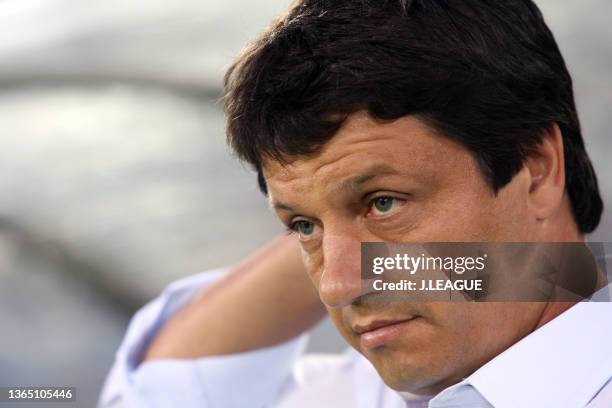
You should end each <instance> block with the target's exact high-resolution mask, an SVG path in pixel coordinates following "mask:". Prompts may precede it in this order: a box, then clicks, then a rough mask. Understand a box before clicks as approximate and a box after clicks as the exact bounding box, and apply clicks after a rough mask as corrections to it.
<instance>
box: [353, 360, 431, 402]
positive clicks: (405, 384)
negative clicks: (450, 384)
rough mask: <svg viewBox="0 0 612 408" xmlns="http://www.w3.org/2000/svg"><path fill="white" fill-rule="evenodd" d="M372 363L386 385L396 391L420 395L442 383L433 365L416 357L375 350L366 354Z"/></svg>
mask: <svg viewBox="0 0 612 408" xmlns="http://www.w3.org/2000/svg"><path fill="white" fill-rule="evenodd" d="M364 355H365V357H366V358H367V359H368V360H369V361H370V363H372V365H373V366H374V368H376V371H378V374H379V375H380V377H381V378H382V380H383V381H384V383H385V384H386V385H387V386H388V387H390V388H392V389H394V390H396V391H406V392H411V393H419V390H422V389H424V388H429V387H431V386H432V385H434V384H436V383H437V382H439V381H440V375H436V373H435V372H433V371H432V365H431V363H430V362H429V363H428V362H426V361H419V359H418V358H414V356H405V355H397V351H395V352H386V351H385V350H378V351H377V350H373V351H370V352H368V353H367V354H364Z"/></svg>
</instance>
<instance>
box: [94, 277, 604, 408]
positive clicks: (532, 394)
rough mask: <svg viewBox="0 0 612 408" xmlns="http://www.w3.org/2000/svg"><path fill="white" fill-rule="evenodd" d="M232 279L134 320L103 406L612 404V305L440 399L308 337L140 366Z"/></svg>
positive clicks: (183, 283) (528, 340)
mask: <svg viewBox="0 0 612 408" xmlns="http://www.w3.org/2000/svg"><path fill="white" fill-rule="evenodd" d="M222 273H223V271H213V272H205V273H201V274H198V275H195V276H191V277H189V278H185V279H182V280H180V281H177V282H175V283H173V284H172V285H170V286H169V287H168V288H166V290H165V291H164V292H163V293H162V295H161V296H160V297H158V298H157V299H155V300H154V301H152V302H151V303H149V304H148V305H146V306H145V307H144V308H142V309H141V310H140V311H139V312H138V313H137V314H136V315H135V316H134V317H133V318H132V320H131V322H130V324H129V327H128V330H127V333H126V335H125V338H124V340H123V342H122V344H121V346H120V347H119V350H118V351H117V354H116V359H115V362H114V365H113V368H112V369H111V372H110V374H109V376H108V378H107V381H106V384H105V386H104V389H103V392H102V395H101V398H100V403H99V407H101V408H116V407H134V408H144V407H150V408H153V407H155V408H161V407H169V408H170V407H173V408H174V407H180V408H196V407H197V408H217V407H218V408H234V407H235V408H246V407H248V408H259V407H274V408H306V407H308V408H312V407H317V408H326V407H330V408H331V407H333V408H343V407H347V408H348V407H350V408H405V407H409V408H426V407H429V408H442V407H444V408H451V407H453V408H454V407H457V408H460V407H461V408H481V407H495V408H582V407H589V408H611V407H612V381H610V378H611V377H612V303H610V302H580V303H578V304H576V305H575V306H573V307H571V308H570V309H568V310H567V311H566V312H564V313H562V314H561V315H559V316H558V317H556V318H555V319H553V320H552V321H550V322H549V323H547V324H546V325H544V326H542V327H541V328H539V329H538V330H536V331H534V332H533V333H531V334H530V335H528V336H526V337H525V338H523V339H522V340H520V341H519V342H517V343H515V344H514V345H512V346H511V347H510V348H508V349H507V350H505V351H504V352H502V353H501V354H499V355H498V356H496V357H495V358H494V359H492V360H491V361H489V362H488V363H487V364H485V365H484V366H482V367H480V368H479V369H478V370H477V371H475V372H474V373H473V374H472V375H470V376H469V377H467V378H465V379H464V380H463V381H461V382H460V383H458V384H455V385H452V386H450V387H448V388H446V389H445V390H443V391H442V392H440V393H439V394H438V395H436V396H434V397H433V398H431V399H429V398H425V397H418V396H415V395H411V394H408V393H398V392H396V391H394V390H392V389H391V388H389V387H387V386H386V385H385V384H384V383H383V381H382V380H381V378H380V377H379V376H378V374H377V372H376V370H375V369H374V368H373V367H372V365H371V364H370V363H369V362H368V361H367V360H366V359H365V358H364V357H363V356H362V355H361V354H359V353H358V352H356V351H355V350H353V349H350V350H348V351H346V352H345V353H343V354H340V355H325V354H315V355H312V354H310V355H308V354H307V355H304V353H303V351H304V347H305V345H306V341H307V334H305V335H302V336H300V337H298V338H296V339H293V340H291V341H288V342H286V343H283V344H280V345H277V346H274V347H269V348H265V349H260V350H255V351H252V352H246V353H239V354H234V355H226V356H216V357H205V358H199V359H194V360H155V361H147V362H145V363H143V364H142V365H140V366H138V365H137V364H138V358H139V356H140V355H141V353H142V351H143V350H144V349H145V348H146V347H147V345H148V344H149V341H150V340H151V338H152V337H153V336H154V335H155V333H156V332H157V331H158V330H159V328H160V327H161V326H162V325H163V324H164V322H165V321H166V320H167V319H168V318H169V317H170V316H172V315H173V314H174V313H175V312H176V311H177V310H178V309H179V308H180V307H181V306H182V305H184V304H185V303H186V302H187V301H188V300H189V299H191V298H192V297H193V296H194V295H195V293H196V292H198V291H199V290H200V289H202V288H204V287H206V286H207V285H210V284H211V283H212V282H213V281H215V280H216V279H218V277H219V276H220V275H221V274H222ZM605 290H609V287H608V288H605ZM600 295H601V293H600ZM608 295H609V294H607V293H606V294H604V296H608Z"/></svg>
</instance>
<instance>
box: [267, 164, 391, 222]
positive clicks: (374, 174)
mask: <svg viewBox="0 0 612 408" xmlns="http://www.w3.org/2000/svg"><path fill="white" fill-rule="evenodd" d="M397 174H400V172H399V171H397V170H396V169H395V168H393V167H391V166H389V165H387V164H378V165H375V166H372V167H370V168H368V169H366V170H365V171H364V172H363V173H362V174H359V175H356V176H353V177H350V178H348V179H346V180H341V181H339V182H338V183H337V185H336V186H335V188H334V190H337V192H347V191H355V190H358V189H359V187H361V186H362V185H363V184H366V183H367V182H368V181H371V180H373V179H376V178H378V177H382V176H389V175H397ZM271 204H272V207H273V208H274V209H277V210H285V211H290V212H296V210H295V209H294V208H293V207H291V206H290V205H288V204H285V203H283V202H281V201H274V202H272V203H271Z"/></svg>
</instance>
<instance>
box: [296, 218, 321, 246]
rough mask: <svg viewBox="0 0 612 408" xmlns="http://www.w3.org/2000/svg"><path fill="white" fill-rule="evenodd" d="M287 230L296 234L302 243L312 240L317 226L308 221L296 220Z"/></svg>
mask: <svg viewBox="0 0 612 408" xmlns="http://www.w3.org/2000/svg"><path fill="white" fill-rule="evenodd" d="M289 230H290V231H292V232H296V233H297V234H298V235H299V238H300V239H301V240H302V241H306V240H308V239H310V238H312V237H313V236H314V235H315V233H316V230H317V225H316V224H315V223H314V222H312V221H308V220H296V221H293V222H291V224H290V225H289Z"/></svg>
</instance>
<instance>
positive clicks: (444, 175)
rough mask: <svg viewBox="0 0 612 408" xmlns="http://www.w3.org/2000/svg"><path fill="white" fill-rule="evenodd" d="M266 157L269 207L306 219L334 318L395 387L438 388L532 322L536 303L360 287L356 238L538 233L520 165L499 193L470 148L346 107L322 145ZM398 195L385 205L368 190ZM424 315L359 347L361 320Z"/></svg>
mask: <svg viewBox="0 0 612 408" xmlns="http://www.w3.org/2000/svg"><path fill="white" fill-rule="evenodd" d="M287 162H288V163H286V164H281V163H278V162H276V161H273V160H267V161H265V162H264V175H265V178H266V182H267V185H268V190H269V198H270V202H271V205H272V207H274V208H275V210H276V212H277V214H278V216H279V218H280V219H281V220H282V221H283V222H284V223H285V224H287V225H291V224H292V222H294V221H295V220H307V221H308V222H312V223H313V225H315V228H314V229H313V230H314V231H315V233H314V234H312V236H301V237H300V238H301V241H302V248H303V258H304V262H305V264H306V267H307V269H308V271H309V275H310V277H311V279H312V281H313V283H314V285H315V286H316V287H317V288H318V290H319V294H320V297H321V299H322V301H323V302H324V303H325V305H326V307H327V309H328V311H329V314H330V316H331V318H332V320H333V321H334V323H335V325H336V327H337V328H338V330H339V331H340V333H341V334H342V336H343V337H344V338H345V339H346V341H347V342H348V343H349V344H351V346H353V347H354V348H355V349H357V350H358V351H360V352H361V353H362V354H363V355H364V356H365V357H366V358H368V359H369V360H370V361H371V362H372V364H373V365H374V366H375V367H376V369H377V370H378V372H379V374H380V375H381V377H382V378H383V379H384V381H385V382H386V383H387V385H389V386H391V387H392V388H395V389H398V390H404V391H410V392H415V393H421V394H434V393H436V392H439V391H440V390H441V389H443V388H446V387H447V386H448V385H451V384H453V383H455V382H458V381H460V380H461V379H462V378H463V377H465V376H467V375H469V374H470V373H471V372H473V371H474V370H475V369H477V368H478V367H479V366H481V365H482V364H484V363H485V362H486V361H488V360H490V359H491V358H493V357H494V356H495V355H497V354H499V353H500V352H501V351H503V350H504V349H506V348H507V347H509V346H510V345H511V344H513V343H515V342H516V341H518V340H519V339H520V338H522V337H524V336H525V335H527V334H528V333H530V332H531V331H532V330H533V328H534V326H535V324H536V323H537V320H538V316H539V314H541V312H542V308H543V305H540V304H537V303H467V302H466V303H455V302H393V303H387V304H385V303H381V302H380V301H378V300H376V299H375V295H374V294H368V293H365V294H364V293H361V292H360V290H361V288H360V287H361V285H360V260H359V256H360V252H359V251H360V243H361V242H375V241H384V242H469V241H475V242H512V241H514V242H517V241H533V240H538V237H537V231H536V230H535V229H533V227H532V224H531V223H530V217H529V213H528V209H527V205H526V201H525V199H524V198H525V194H527V192H528V189H529V180H528V178H527V177H526V175H525V174H524V173H523V172H520V173H519V174H518V175H517V176H516V177H515V178H514V179H513V180H512V181H511V182H510V183H509V184H508V185H507V186H505V187H504V188H503V189H502V190H500V191H499V192H498V193H497V194H494V192H493V191H492V189H491V188H490V187H489V185H488V184H487V182H486V180H485V179H484V177H483V176H482V173H481V171H480V168H479V167H478V164H477V162H476V160H475V159H474V157H473V155H472V154H471V153H470V152H469V151H468V150H467V149H465V148H464V147H463V146H461V145H460V144H458V143H456V142H454V141H453V140H451V139H449V138H447V137H443V136H441V135H438V134H436V133H435V132H434V131H433V130H431V129H430V128H429V127H428V126H426V125H425V124H424V123H423V122H422V121H420V120H419V119H417V118H415V117H411V116H407V117H403V118H400V119H398V120H396V121H393V122H390V123H381V122H377V121H375V120H373V119H372V118H371V117H370V116H369V115H368V114H367V113H365V112H357V113H354V114H352V115H350V116H349V117H348V119H347V120H346V121H345V122H344V124H343V126H342V127H341V128H340V130H339V131H338V132H337V134H336V135H334V137H333V138H332V139H331V140H330V141H329V142H327V143H326V144H325V145H323V146H322V147H321V148H320V149H318V150H317V151H316V152H315V153H313V154H310V155H307V156H300V157H290V158H288V160H287ZM380 196H388V197H395V198H396V199H397V202H398V203H400V204H398V205H397V206H396V208H395V209H394V211H393V212H392V213H390V214H383V215H382V216H378V215H376V214H374V215H373V214H372V205H371V203H372V201H371V200H372V199H373V198H375V197H380ZM415 315H416V316H418V319H415V320H414V321H413V322H412V323H411V324H408V325H406V327H405V328H404V329H403V331H402V333H401V336H398V337H397V339H395V340H393V341H389V342H387V343H385V344H384V345H382V346H379V347H375V348H367V347H364V345H363V344H362V342H361V340H360V336H359V334H358V333H356V332H355V330H354V327H355V325H359V323H363V322H372V321H375V320H385V319H387V320H393V319H402V318H408V317H410V316H415Z"/></svg>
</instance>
